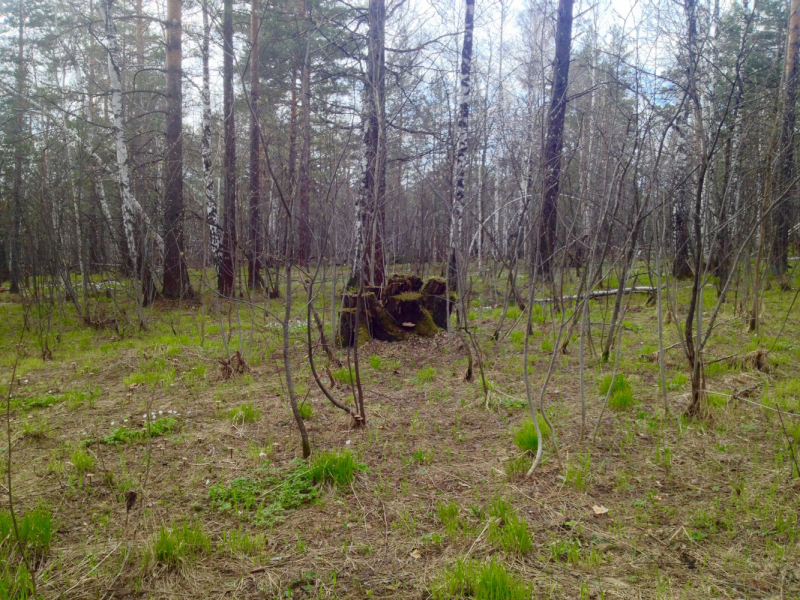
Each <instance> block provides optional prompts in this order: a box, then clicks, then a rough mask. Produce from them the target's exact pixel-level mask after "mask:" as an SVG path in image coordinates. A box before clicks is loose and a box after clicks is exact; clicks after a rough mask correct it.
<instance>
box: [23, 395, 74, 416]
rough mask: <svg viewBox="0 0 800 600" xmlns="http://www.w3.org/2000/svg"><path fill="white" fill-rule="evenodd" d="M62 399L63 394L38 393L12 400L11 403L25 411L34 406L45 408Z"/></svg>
mask: <svg viewBox="0 0 800 600" xmlns="http://www.w3.org/2000/svg"><path fill="white" fill-rule="evenodd" d="M63 400H64V395H63V394H50V393H47V394H39V395H38V396H31V397H30V398H26V399H25V400H18V401H12V403H11V405H12V406H14V405H15V404H16V405H17V406H19V407H20V408H21V409H22V410H23V411H25V412H27V411H29V410H33V409H35V408H45V407H47V406H51V405H53V404H58V403H59V402H62V401H63Z"/></svg>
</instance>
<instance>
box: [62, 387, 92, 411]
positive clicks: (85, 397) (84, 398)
mask: <svg viewBox="0 0 800 600" xmlns="http://www.w3.org/2000/svg"><path fill="white" fill-rule="evenodd" d="M99 395H100V387H99V386H95V387H94V388H93V389H91V390H89V391H82V390H69V391H68V392H66V393H65V394H64V398H65V400H66V401H67V408H68V409H69V410H78V409H79V408H81V407H82V406H83V405H84V404H88V405H89V408H94V406H95V399H96V398H97V396H99Z"/></svg>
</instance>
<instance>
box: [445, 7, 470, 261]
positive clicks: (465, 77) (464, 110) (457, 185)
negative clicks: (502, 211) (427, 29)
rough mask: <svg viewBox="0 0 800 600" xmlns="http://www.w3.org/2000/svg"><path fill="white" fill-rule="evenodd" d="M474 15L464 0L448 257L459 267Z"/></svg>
mask: <svg viewBox="0 0 800 600" xmlns="http://www.w3.org/2000/svg"><path fill="white" fill-rule="evenodd" d="M474 15H475V1H474V0H467V1H466V14H465V16H464V23H465V27H464V42H463V48H462V57H461V85H460V91H459V100H460V102H459V115H458V137H457V138H456V164H455V168H454V170H453V171H454V173H455V182H454V185H453V187H454V189H455V194H454V197H453V210H452V212H451V213H450V240H449V242H450V243H449V248H450V261H451V263H450V264H451V268H454V269H455V270H456V271H457V270H458V264H457V257H458V253H459V251H460V244H461V239H462V238H461V233H462V229H463V224H464V204H465V202H464V198H465V189H464V188H465V181H464V179H465V174H466V170H467V126H468V122H469V98H470V93H471V91H472V82H471V80H470V69H471V66H472V64H471V63H472V27H473V25H472V24H473V20H474Z"/></svg>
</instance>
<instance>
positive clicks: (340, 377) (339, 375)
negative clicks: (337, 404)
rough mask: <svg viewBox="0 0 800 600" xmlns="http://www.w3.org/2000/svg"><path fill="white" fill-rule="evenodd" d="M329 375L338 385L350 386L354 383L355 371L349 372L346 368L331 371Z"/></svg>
mask: <svg viewBox="0 0 800 600" xmlns="http://www.w3.org/2000/svg"><path fill="white" fill-rule="evenodd" d="M331 375H333V378H334V379H335V380H336V381H338V382H339V383H344V384H347V385H352V384H353V383H355V376H356V375H355V371H351V370H350V369H348V368H347V367H342V368H341V369H337V370H335V371H331Z"/></svg>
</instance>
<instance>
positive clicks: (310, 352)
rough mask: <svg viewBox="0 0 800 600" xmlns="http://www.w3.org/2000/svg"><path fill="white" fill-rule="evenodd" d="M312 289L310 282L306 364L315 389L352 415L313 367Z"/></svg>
mask: <svg viewBox="0 0 800 600" xmlns="http://www.w3.org/2000/svg"><path fill="white" fill-rule="evenodd" d="M313 289H314V282H313V280H312V281H311V283H310V284H309V286H308V317H307V319H308V325H307V327H306V329H307V333H308V364H309V366H310V367H311V373H312V374H313V375H314V381H316V382H317V387H319V389H320V390H321V391H322V393H323V394H325V397H326V398H327V399H328V400H330V401H331V402H332V403H333V405H334V406H335V407H336V408H340V409H342V410H343V411H344V412H346V413H347V414H349V415H352V414H353V412H352V411H351V410H350V409H349V408H348V407H347V406H344V405H343V404H340V403H339V402H338V401H337V400H336V398H334V397H333V395H332V394H331V393H330V392H329V391H328V388H326V387H325V384H323V383H322V381H321V380H320V378H319V375H318V374H317V368H316V366H315V365H314V351H313V348H312V344H311V304H312V302H313V297H312V293H313Z"/></svg>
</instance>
